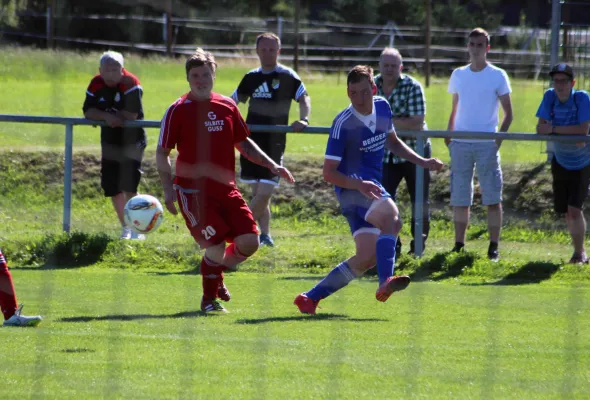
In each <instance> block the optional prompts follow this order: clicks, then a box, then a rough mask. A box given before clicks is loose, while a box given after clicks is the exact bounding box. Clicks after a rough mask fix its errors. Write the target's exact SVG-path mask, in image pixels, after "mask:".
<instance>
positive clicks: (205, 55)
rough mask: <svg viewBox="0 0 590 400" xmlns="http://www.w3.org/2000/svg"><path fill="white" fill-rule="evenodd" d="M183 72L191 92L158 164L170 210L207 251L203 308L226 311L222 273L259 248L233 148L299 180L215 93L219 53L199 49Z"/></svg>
mask: <svg viewBox="0 0 590 400" xmlns="http://www.w3.org/2000/svg"><path fill="white" fill-rule="evenodd" d="M185 67H186V76H187V81H188V83H189V86H190V92H188V93H187V94H185V95H183V96H181V97H180V98H179V99H178V100H176V101H175V102H174V103H173V104H172V105H171V106H170V107H169V108H168V110H166V114H164V118H163V119H162V124H161V129H160V139H159V141H158V147H157V150H156V163H157V166H158V172H159V174H160V181H161V182H162V186H163V189H164V195H165V203H166V208H167V209H168V211H170V212H171V213H172V214H177V213H178V211H177V209H176V206H175V203H178V206H179V207H180V212H181V213H182V215H183V216H184V219H185V221H186V226H187V227H188V229H189V231H190V232H191V235H192V236H193V238H194V239H195V241H196V242H197V243H198V244H199V245H200V246H201V247H202V248H205V249H206V250H205V255H204V256H203V260H202V261H201V275H202V278H203V299H202V301H201V310H202V311H204V312H207V313H208V312H227V310H226V309H225V307H223V305H221V304H220V303H219V302H218V301H217V298H219V299H221V300H224V301H229V299H230V294H229V291H228V290H227V287H226V286H225V285H224V283H223V271H225V270H228V269H229V270H235V268H236V267H237V265H238V264H239V263H241V262H243V261H244V260H246V259H247V258H248V257H250V256H251V255H252V254H254V253H255V252H256V250H257V249H258V246H259V245H260V243H259V241H258V230H257V227H256V222H255V221H254V217H253V216H252V212H251V211H250V209H249V208H248V205H247V204H246V202H245V201H244V200H243V198H242V195H241V193H240V191H239V190H238V188H237V186H236V178H235V153H234V148H235V149H238V151H239V152H240V153H241V154H242V155H243V156H244V157H246V158H248V159H249V160H250V161H252V162H254V163H256V164H258V165H261V166H263V167H266V168H268V169H270V170H271V171H272V173H274V174H276V175H280V176H281V177H282V178H284V179H286V180H287V181H288V182H294V181H295V180H294V179H293V176H292V175H291V173H290V172H289V170H288V169H286V168H284V167H282V166H280V165H278V164H277V163H276V162H274V161H273V160H272V159H271V158H270V157H268V156H267V155H266V154H265V153H264V152H263V151H262V150H260V148H259V147H258V146H257V145H256V144H255V143H254V142H253V141H252V140H251V139H250V138H249V137H248V136H249V135H250V131H249V130H248V126H247V125H246V123H245V122H244V119H243V118H242V116H241V115H240V111H239V110H238V107H237V106H236V103H235V102H234V101H233V100H232V99H231V98H229V97H225V96H222V95H220V94H217V93H214V92H212V89H213V82H214V80H215V71H216V68H217V64H216V63H215V58H214V57H213V55H212V54H211V53H209V52H206V51H203V50H202V49H197V51H196V52H195V53H194V54H193V55H192V56H191V57H190V58H189V59H188V60H187V61H186V65H185ZM174 148H176V150H177V151H178V156H177V158H176V171H175V175H174V179H173V178H172V167H171V164H170V152H171V151H172V149H174ZM226 242H227V243H229V245H228V246H227V247H226Z"/></svg>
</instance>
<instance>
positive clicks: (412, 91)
mask: <svg viewBox="0 0 590 400" xmlns="http://www.w3.org/2000/svg"><path fill="white" fill-rule="evenodd" d="M408 115H410V116H414V115H426V99H425V98H424V91H423V90H422V85H420V83H419V82H416V81H414V82H413V85H412V86H411V87H410V88H409V90H408Z"/></svg>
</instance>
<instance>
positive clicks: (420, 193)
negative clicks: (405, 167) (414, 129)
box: [414, 136, 425, 257]
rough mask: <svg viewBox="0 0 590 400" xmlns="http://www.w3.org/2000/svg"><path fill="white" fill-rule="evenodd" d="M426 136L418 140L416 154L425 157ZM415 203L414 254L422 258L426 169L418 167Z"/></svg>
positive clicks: (419, 137)
mask: <svg viewBox="0 0 590 400" xmlns="http://www.w3.org/2000/svg"><path fill="white" fill-rule="evenodd" d="M424 142H425V139H424V136H418V137H417V138H416V153H418V154H419V155H420V156H421V157H424ZM415 200H416V201H415V203H414V254H415V255H416V257H422V252H423V251H424V248H423V246H422V245H423V243H422V234H423V233H424V232H423V231H422V230H423V229H422V228H423V227H424V221H423V220H424V218H423V217H424V216H423V215H422V214H424V207H423V205H424V168H422V167H421V166H419V165H416V196H415Z"/></svg>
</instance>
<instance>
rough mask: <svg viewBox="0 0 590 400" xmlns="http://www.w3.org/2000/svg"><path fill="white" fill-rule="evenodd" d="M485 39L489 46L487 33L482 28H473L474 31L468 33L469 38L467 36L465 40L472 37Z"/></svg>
mask: <svg viewBox="0 0 590 400" xmlns="http://www.w3.org/2000/svg"><path fill="white" fill-rule="evenodd" d="M481 36H483V37H485V38H486V44H488V45H489V44H490V34H489V33H488V31H486V30H485V29H483V28H475V29H474V30H472V31H471V32H469V36H467V40H469V39H470V38H472V37H481Z"/></svg>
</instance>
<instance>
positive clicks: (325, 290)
mask: <svg viewBox="0 0 590 400" xmlns="http://www.w3.org/2000/svg"><path fill="white" fill-rule="evenodd" d="M354 278H356V276H355V275H354V272H352V270H351V269H350V267H349V266H348V263H347V262H346V261H344V262H342V263H340V264H339V265H338V266H337V267H336V268H334V269H333V270H332V271H330V273H329V274H328V275H326V277H325V278H324V279H322V280H321V281H320V282H318V284H317V285H315V286H314V287H313V289H311V290H310V291H309V292H307V293H306V295H307V297H309V298H310V299H312V300H316V301H317V300H321V299H325V298H326V297H328V296H329V295H331V294H332V293H334V292H336V291H337V290H340V289H342V288H343V287H344V286H346V285H348V282H350V281H351V280H353V279H354Z"/></svg>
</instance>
